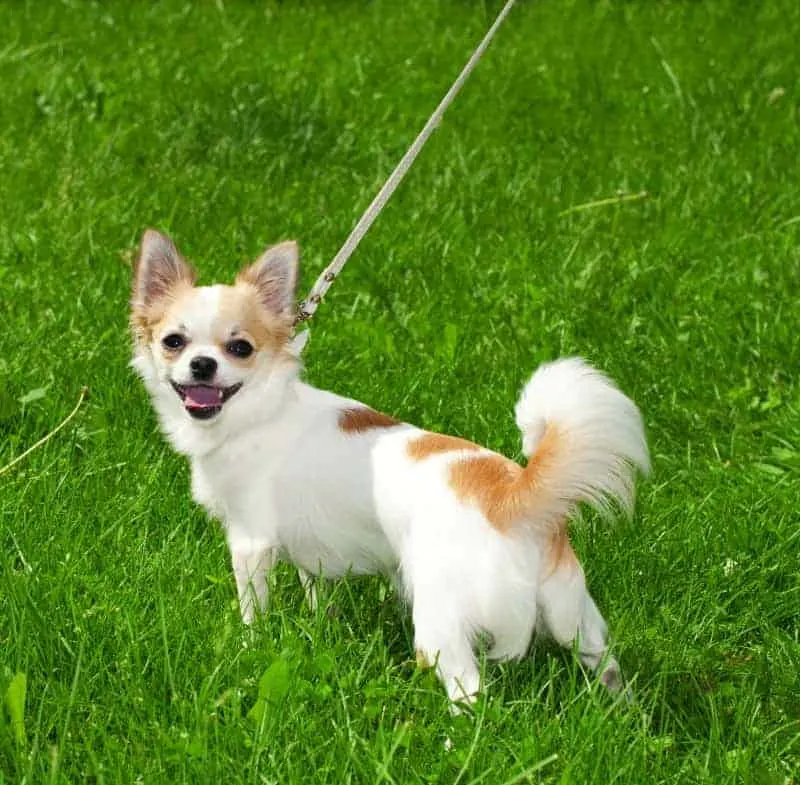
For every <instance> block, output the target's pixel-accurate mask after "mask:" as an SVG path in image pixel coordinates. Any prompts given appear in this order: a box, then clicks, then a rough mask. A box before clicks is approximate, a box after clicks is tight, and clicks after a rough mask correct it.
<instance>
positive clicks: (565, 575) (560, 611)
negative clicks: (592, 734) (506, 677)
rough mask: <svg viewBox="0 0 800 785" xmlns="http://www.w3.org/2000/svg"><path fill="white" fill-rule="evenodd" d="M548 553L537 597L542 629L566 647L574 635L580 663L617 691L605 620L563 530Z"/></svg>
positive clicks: (619, 683) (619, 678)
mask: <svg viewBox="0 0 800 785" xmlns="http://www.w3.org/2000/svg"><path fill="white" fill-rule="evenodd" d="M550 556H551V558H550V564H549V570H550V573H549V575H547V577H546V578H545V579H544V581H543V582H542V584H541V585H540V587H539V592H538V596H537V604H538V606H539V618H540V620H541V622H543V626H544V628H545V629H546V631H547V632H549V633H550V635H551V636H552V637H553V638H554V639H555V640H556V641H557V642H558V643H560V644H561V645H562V646H565V647H571V646H572V645H573V643H574V642H575V640H576V638H577V641H578V656H579V658H580V660H581V662H582V663H583V664H584V665H585V666H586V667H587V668H589V669H590V670H591V671H592V672H594V673H596V674H598V676H599V679H600V682H601V683H602V684H603V685H604V686H605V687H607V688H608V689H609V690H610V691H611V692H619V691H620V690H621V689H622V688H623V687H624V682H623V679H622V673H621V672H620V668H619V664H618V663H617V661H616V659H614V657H613V656H611V654H610V653H609V649H608V631H607V627H606V622H605V620H604V619H603V617H602V615H601V614H600V611H599V610H598V608H597V605H596V604H595V601H594V600H593V599H592V597H591V595H590V594H589V592H588V591H587V589H586V581H585V579H584V575H583V569H582V568H581V565H580V564H579V563H578V559H577V557H576V556H575V552H574V551H573V550H572V546H571V545H570V543H569V539H568V537H567V534H566V532H559V533H558V534H557V535H556V536H555V537H554V538H553V540H552V542H551V551H550ZM545 569H548V567H547V566H546V567H545Z"/></svg>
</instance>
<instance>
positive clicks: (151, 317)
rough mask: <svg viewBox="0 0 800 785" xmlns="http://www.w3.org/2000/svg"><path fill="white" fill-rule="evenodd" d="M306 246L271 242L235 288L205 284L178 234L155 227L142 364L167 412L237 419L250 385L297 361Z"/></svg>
mask: <svg viewBox="0 0 800 785" xmlns="http://www.w3.org/2000/svg"><path fill="white" fill-rule="evenodd" d="M297 269H298V251H297V245H296V244H295V243H293V242H286V243H281V244H280V245H276V246H274V247H273V248H269V249H268V250H266V251H265V252H264V253H263V254H262V255H261V257H259V259H257V260H256V261H255V262H254V263H253V264H251V265H249V266H248V267H245V268H244V269H243V270H242V271H241V272H240V273H239V275H238V276H237V278H236V282H235V283H234V285H233V286H224V285H216V286H200V287H198V286H195V285H194V282H195V272H194V269H193V268H192V267H191V265H190V264H189V263H188V262H186V261H185V260H184V259H183V257H182V256H181V255H180V253H179V252H178V249H177V248H176V247H175V245H174V243H173V242H172V240H170V239H169V238H168V237H166V236H165V235H163V234H161V233H160V232H157V231H155V230H152V229H149V230H147V231H146V232H145V234H144V236H143V238H142V243H141V249H140V252H139V257H138V260H137V263H136V268H135V271H134V276H133V295H132V299H131V326H132V328H133V333H134V341H135V359H134V365H135V367H136V368H137V370H138V371H139V373H140V374H141V375H142V377H143V378H144V380H145V383H146V384H147V386H148V388H149V390H150V392H151V394H152V395H153V397H154V399H155V402H156V405H157V408H158V409H159V412H160V413H161V415H162V417H165V418H167V419H170V420H174V419H175V418H177V417H180V418H183V420H184V421H186V420H188V419H189V418H191V419H192V420H194V421H197V422H199V423H208V424H211V423H214V422H216V421H218V420H223V419H227V417H228V414H227V412H228V411H229V410H230V411H231V413H232V412H233V411H234V410H235V409H237V408H241V407H243V406H244V404H243V403H241V401H244V399H246V398H249V397H250V396H248V395H247V392H248V389H249V388H252V392H253V394H254V395H255V394H257V393H258V390H257V389H256V388H258V387H263V382H264V381H265V380H267V379H268V378H269V377H270V376H271V374H272V371H273V370H274V369H275V367H276V366H277V365H282V364H284V365H285V364H286V363H291V362H293V361H294V356H293V352H292V344H291V336H292V328H293V324H292V322H293V315H294V313H293V306H294V293H295V284H296V281H297Z"/></svg>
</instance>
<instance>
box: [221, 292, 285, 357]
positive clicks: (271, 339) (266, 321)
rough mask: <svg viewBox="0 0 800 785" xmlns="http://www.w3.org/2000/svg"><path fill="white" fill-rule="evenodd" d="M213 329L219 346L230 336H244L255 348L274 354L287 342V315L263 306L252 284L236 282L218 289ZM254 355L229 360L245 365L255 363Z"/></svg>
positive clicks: (229, 338) (230, 337) (228, 339)
mask: <svg viewBox="0 0 800 785" xmlns="http://www.w3.org/2000/svg"><path fill="white" fill-rule="evenodd" d="M216 330H217V331H218V333H219V334H218V335H217V340H218V341H219V343H220V344H221V346H222V347H223V348H224V345H225V344H226V343H227V342H228V341H230V340H231V339H232V338H245V339H247V340H249V341H251V342H252V344H253V346H254V347H255V349H256V351H259V350H261V349H264V348H267V349H270V350H271V351H272V352H274V353H276V354H277V353H278V352H280V350H281V349H283V348H284V347H285V346H286V344H287V343H288V341H289V338H290V337H291V334H292V324H291V321H290V320H289V319H288V318H282V317H280V316H277V315H275V314H272V313H270V312H269V311H268V310H267V309H266V308H264V306H263V305H262V304H261V300H260V299H259V295H258V290H257V289H256V287H255V286H253V285H252V284H250V283H247V282H243V281H237V283H236V285H235V286H225V287H223V289H222V293H221V294H220V299H219V314H218V317H217V324H216ZM255 356H256V355H255V353H254V354H252V355H250V357H249V358H246V359H238V360H237V358H235V357H234V358H233V359H234V360H237V361H238V362H240V363H242V364H245V365H247V364H250V363H253V362H255Z"/></svg>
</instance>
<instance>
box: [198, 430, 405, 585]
mask: <svg viewBox="0 0 800 785" xmlns="http://www.w3.org/2000/svg"><path fill="white" fill-rule="evenodd" d="M318 436H319V434H317V438H312V437H311V436H310V435H306V436H301V437H300V438H297V439H295V440H294V441H293V443H292V444H291V447H290V448H289V449H284V450H274V449H272V450H267V449H266V448H263V445H262V448H261V449H244V450H243V449H241V448H240V449H238V450H237V451H236V455H233V454H230V453H228V454H227V455H223V454H222V453H221V454H218V455H216V456H215V457H214V459H213V461H209V460H205V461H202V462H200V461H198V462H195V463H194V464H193V467H192V468H193V471H192V489H193V495H194V498H195V500H196V501H197V502H198V503H200V504H202V505H203V506H204V507H205V508H206V509H207V510H208V511H209V512H210V513H211V514H212V515H213V516H214V517H216V518H218V519H219V520H220V521H221V522H222V523H223V525H224V526H225V528H226V531H227V534H228V539H229V541H236V540H242V539H248V540H255V541H259V542H261V543H268V544H273V545H274V546H276V547H278V548H280V550H281V552H282V553H283V554H284V556H285V557H286V558H287V559H288V560H290V561H292V562H293V563H295V564H297V565H299V566H302V567H304V568H305V569H306V570H308V571H309V572H312V573H319V572H322V573H324V574H326V575H329V576H331V577H336V576H339V575H343V574H345V573H346V572H348V571H350V570H352V571H354V572H362V573H363V572H376V571H386V570H391V569H393V566H394V565H395V564H396V554H395V553H394V550H393V548H392V546H391V544H390V542H389V541H388V539H387V537H386V533H385V532H384V530H383V529H382V527H381V525H380V522H379V520H378V518H377V514H376V509H375V503H374V498H373V497H374V489H373V482H374V478H373V473H372V469H371V465H370V455H369V451H368V450H365V449H363V448H360V447H359V445H358V444H357V443H356V442H354V441H353V440H339V441H338V442H337V441H333V442H332V441H330V440H324V441H321V440H320V439H319V438H318Z"/></svg>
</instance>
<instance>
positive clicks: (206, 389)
mask: <svg viewBox="0 0 800 785" xmlns="http://www.w3.org/2000/svg"><path fill="white" fill-rule="evenodd" d="M170 383H171V384H172V387H173V389H174V390H175V392H176V393H178V397H179V398H180V399H181V401H183V407H184V409H186V411H187V412H189V414H190V415H191V416H192V417H194V418H195V420H210V419H211V418H212V417H216V416H217V415H218V414H219V413H220V412H221V411H222V406H223V404H225V402H226V401H228V400H230V398H231V397H232V396H234V395H235V394H236V393H237V392H239V390H240V389H241V386H242V383H241V382H239V383H238V384H234V385H231V386H230V387H213V386H211V385H208V384H176V383H175V382H173V381H171V382H170Z"/></svg>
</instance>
